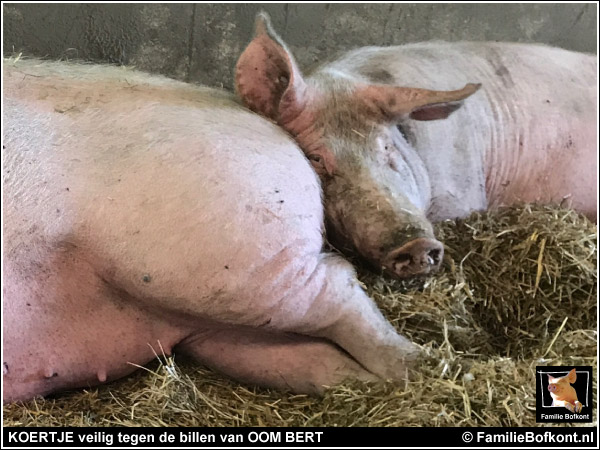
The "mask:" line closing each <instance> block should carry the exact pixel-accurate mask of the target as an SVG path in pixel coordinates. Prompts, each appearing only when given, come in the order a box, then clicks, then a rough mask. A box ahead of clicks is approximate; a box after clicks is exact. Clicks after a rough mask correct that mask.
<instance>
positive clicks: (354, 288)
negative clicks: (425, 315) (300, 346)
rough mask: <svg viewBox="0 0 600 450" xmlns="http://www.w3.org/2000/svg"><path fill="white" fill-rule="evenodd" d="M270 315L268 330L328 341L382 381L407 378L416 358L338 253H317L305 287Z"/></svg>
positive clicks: (405, 340)
mask: <svg viewBox="0 0 600 450" xmlns="http://www.w3.org/2000/svg"><path fill="white" fill-rule="evenodd" d="M271 313H272V314H271V315H270V316H269V317H268V320H269V322H268V324H267V325H265V328H268V329H277V330H280V331H289V332H294V333H300V334H304V335H309V336H315V337H321V338H325V339H328V340H330V341H332V342H334V343H336V344H337V345H339V346H340V347H342V348H343V349H344V350H345V351H347V352H348V353H349V354H350V355H351V356H352V357H353V358H354V359H356V360H357V361H358V362H359V363H360V364H361V365H362V366H363V367H365V368H366V369H367V370H368V371H370V372H371V373H373V374H375V375H377V376H379V377H381V378H384V379H391V380H396V381H399V380H406V379H407V377H408V369H409V367H410V365H411V363H412V362H414V360H415V359H416V358H417V356H418V349H417V347H416V346H415V345H414V344H413V343H411V342H410V341H409V340H407V339H406V338H404V337H402V336H400V335H399V334H398V333H397V332H396V330H395V329H394V327H393V326H392V325H391V324H390V323H389V322H388V321H387V320H386V319H385V318H384V317H383V315H382V314H381V312H380V311H379V309H378V308H377V306H376V304H375V302H374V301H373V300H372V299H371V298H369V297H368V296H367V295H366V293H365V292H364V291H363V289H362V288H361V287H360V284H359V281H358V280H357V278H356V274H355V272H354V269H353V267H352V266H351V265H350V263H348V262H347V261H345V260H343V259H341V258H339V257H337V256H334V255H328V254H321V255H319V256H318V262H317V264H316V266H315V268H314V271H313V272H312V274H311V276H310V277H309V278H308V280H307V281H306V283H305V285H304V289H303V290H301V291H300V292H296V293H295V294H294V295H290V296H288V297H284V298H283V299H282V300H281V301H280V302H279V303H278V305H277V308H274V309H273V310H272V311H271Z"/></svg>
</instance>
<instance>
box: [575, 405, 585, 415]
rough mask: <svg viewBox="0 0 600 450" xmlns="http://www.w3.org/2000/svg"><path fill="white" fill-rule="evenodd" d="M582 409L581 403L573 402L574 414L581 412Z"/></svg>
mask: <svg viewBox="0 0 600 450" xmlns="http://www.w3.org/2000/svg"><path fill="white" fill-rule="evenodd" d="M582 409H583V405H582V404H581V402H575V412H577V413H578V412H581V410H582Z"/></svg>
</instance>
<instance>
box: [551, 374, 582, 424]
mask: <svg viewBox="0 0 600 450" xmlns="http://www.w3.org/2000/svg"><path fill="white" fill-rule="evenodd" d="M576 380H577V373H576V372H575V369H573V370H571V371H570V372H569V373H568V374H567V375H565V376H564V377H559V378H555V377H553V376H552V375H548V390H549V391H550V395H551V396H552V406H564V407H565V408H567V409H568V410H569V411H571V412H576V413H578V412H580V411H581V409H582V408H583V405H582V404H581V403H580V402H579V401H578V400H577V392H575V388H573V386H571V385H572V384H573V383H575V381H576Z"/></svg>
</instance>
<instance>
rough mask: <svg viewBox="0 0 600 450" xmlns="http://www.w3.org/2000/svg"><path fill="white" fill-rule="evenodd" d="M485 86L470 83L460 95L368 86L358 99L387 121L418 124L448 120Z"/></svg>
mask: <svg viewBox="0 0 600 450" xmlns="http://www.w3.org/2000/svg"><path fill="white" fill-rule="evenodd" d="M480 87H481V84H473V83H469V84H467V85H465V87H463V88H462V89H458V90H456V91H432V90H429V89H416V88H405V87H394V86H366V87H363V88H359V89H358V90H357V92H356V95H357V96H359V97H360V98H362V99H363V101H364V102H365V103H366V105H367V106H368V107H370V109H371V111H372V112H373V113H374V114H376V115H379V116H380V117H381V118H382V119H383V120H389V121H396V120H399V119H401V118H403V117H405V116H407V115H408V116H409V117H410V118H411V119H414V120H438V119H445V118H446V117H448V116H449V115H450V114H451V113H452V112H454V111H456V110H457V109H458V108H460V107H461V106H462V101H463V100H464V99H466V98H467V97H469V96H471V95H472V94H474V93H475V92H477V90H478V89H479V88H480Z"/></svg>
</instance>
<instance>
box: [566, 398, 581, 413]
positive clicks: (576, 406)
mask: <svg viewBox="0 0 600 450" xmlns="http://www.w3.org/2000/svg"><path fill="white" fill-rule="evenodd" d="M565 408H567V409H568V410H569V411H571V412H572V413H578V412H581V409H582V408H583V405H582V404H581V402H579V401H578V400H575V403H570V402H565Z"/></svg>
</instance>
